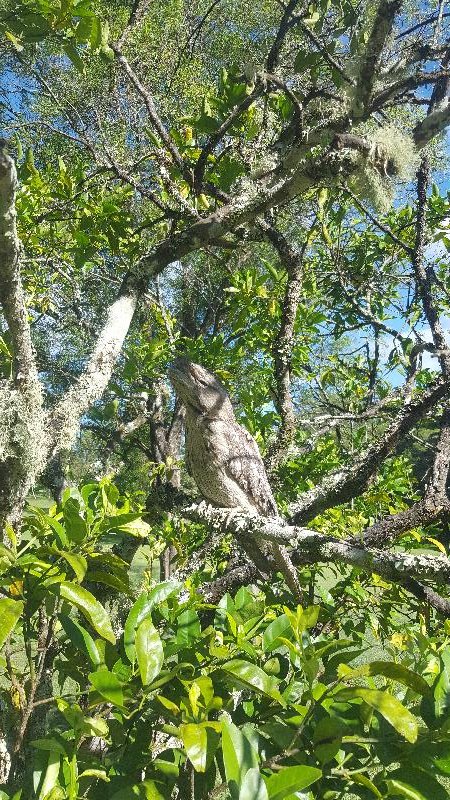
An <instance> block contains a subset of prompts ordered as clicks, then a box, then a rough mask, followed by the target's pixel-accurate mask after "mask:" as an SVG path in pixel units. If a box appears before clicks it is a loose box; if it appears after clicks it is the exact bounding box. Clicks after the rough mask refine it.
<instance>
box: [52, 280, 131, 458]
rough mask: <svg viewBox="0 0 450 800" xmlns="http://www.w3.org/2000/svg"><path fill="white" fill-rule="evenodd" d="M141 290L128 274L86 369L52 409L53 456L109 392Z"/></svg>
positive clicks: (69, 444)
mask: <svg viewBox="0 0 450 800" xmlns="http://www.w3.org/2000/svg"><path fill="white" fill-rule="evenodd" d="M141 289H142V286H141V283H140V281H139V280H137V279H136V278H133V277H128V279H126V280H125V281H124V284H123V286H122V289H121V291H120V293H119V296H118V298H117V299H116V300H115V301H114V303H113V304H112V305H111V306H110V308H109V310H108V313H107V318H106V322H105V324H104V326H103V328H102V330H101V332H100V334H99V336H98V339H97V341H96V343H95V346H94V349H93V351H92V353H91V355H90V357H89V359H88V362H87V364H86V366H85V368H84V370H83V372H82V373H81V375H80V376H79V378H78V379H77V381H76V382H75V384H74V385H73V386H72V387H71V388H70V389H68V391H67V392H66V393H65V394H64V395H63V397H62V398H61V400H59V402H58V403H57V404H56V405H55V407H54V408H53V409H52V411H51V412H50V414H49V421H48V430H49V437H50V441H51V445H50V455H51V456H53V455H55V454H56V453H57V452H58V451H59V450H61V449H67V448H69V447H70V446H71V445H72V444H73V442H74V439H75V437H76V435H77V433H78V430H79V426H80V420H81V417H82V415H83V414H84V413H85V412H86V411H87V410H88V408H89V407H90V406H91V405H92V403H94V402H95V401H96V400H98V399H99V398H100V397H101V396H102V394H103V392H104V391H105V389H106V386H107V385H108V381H109V379H110V378H111V375H112V371H113V369H114V366H115V364H116V361H117V359H118V357H119V354H120V352H121V350H122V346H123V343H124V340H125V337H126V335H127V333H128V329H129V327H130V325H131V321H132V319H133V315H134V312H135V310H136V306H137V302H138V299H139V295H140V291H141Z"/></svg>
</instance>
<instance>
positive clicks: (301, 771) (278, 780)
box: [267, 765, 322, 800]
mask: <svg viewBox="0 0 450 800" xmlns="http://www.w3.org/2000/svg"><path fill="white" fill-rule="evenodd" d="M321 777H322V771H321V770H320V769H317V768H316V767H308V766H306V765H301V766H298V767H284V768H283V769H281V770H280V771H279V772H275V773H274V774H273V775H271V776H270V778H268V779H267V791H268V794H269V800H283V798H284V797H288V796H289V795H290V794H292V793H293V792H295V791H298V792H300V791H302V789H306V787H307V786H311V784H312V783H315V781H318V780H319V778H321Z"/></svg>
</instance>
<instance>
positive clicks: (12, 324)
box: [0, 140, 38, 387]
mask: <svg viewBox="0 0 450 800" xmlns="http://www.w3.org/2000/svg"><path fill="white" fill-rule="evenodd" d="M16 187H17V175H16V167H15V164H14V161H13V159H12V158H11V157H10V156H9V155H8V153H7V150H6V143H5V142H4V141H3V140H0V305H1V308H2V311H3V314H4V316H5V319H6V322H7V324H8V329H9V334H10V337H11V343H12V350H13V359H14V362H13V363H14V383H15V385H16V386H20V387H23V386H25V385H27V384H33V385H35V384H36V382H37V381H38V376H37V369H36V362H35V358H34V351H33V344H32V341H31V333H30V325H29V322H28V312H27V307H26V303H25V296H24V291H23V287H22V280H21V276H20V264H19V260H20V250H21V245H20V241H19V237H18V235H17V228H16V205H15V199H16Z"/></svg>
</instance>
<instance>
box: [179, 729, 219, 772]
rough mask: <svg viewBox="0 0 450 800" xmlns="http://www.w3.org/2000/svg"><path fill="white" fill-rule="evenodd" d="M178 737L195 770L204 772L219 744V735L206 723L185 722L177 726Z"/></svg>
mask: <svg viewBox="0 0 450 800" xmlns="http://www.w3.org/2000/svg"><path fill="white" fill-rule="evenodd" d="M179 732H180V738H181V741H182V742H183V745H184V747H185V750H186V753H187V756H188V758H189V761H190V762H191V764H192V766H193V767H194V769H195V770H196V772H206V770H207V769H208V767H209V766H210V764H211V763H212V760H213V758H214V753H215V751H216V749H217V745H218V744H219V739H220V735H219V733H218V732H217V731H216V730H215V729H214V728H213V727H212V725H208V723H205V722H200V723H186V724H185V725H180V727H179Z"/></svg>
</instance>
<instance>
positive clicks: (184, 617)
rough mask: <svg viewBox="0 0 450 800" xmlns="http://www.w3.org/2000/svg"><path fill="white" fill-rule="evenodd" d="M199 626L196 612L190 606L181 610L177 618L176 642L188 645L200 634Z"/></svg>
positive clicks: (184, 645)
mask: <svg viewBox="0 0 450 800" xmlns="http://www.w3.org/2000/svg"><path fill="white" fill-rule="evenodd" d="M200 632H201V628H200V622H199V619H198V614H197V612H196V611H194V610H193V609H192V608H188V609H187V610H186V611H183V612H182V613H181V614H180V616H179V617H178V618H177V638H176V641H177V644H179V645H181V646H182V647H190V645H191V644H193V643H194V642H195V641H196V640H197V639H198V637H199V636H200Z"/></svg>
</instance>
